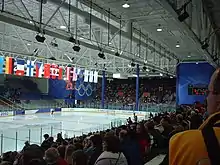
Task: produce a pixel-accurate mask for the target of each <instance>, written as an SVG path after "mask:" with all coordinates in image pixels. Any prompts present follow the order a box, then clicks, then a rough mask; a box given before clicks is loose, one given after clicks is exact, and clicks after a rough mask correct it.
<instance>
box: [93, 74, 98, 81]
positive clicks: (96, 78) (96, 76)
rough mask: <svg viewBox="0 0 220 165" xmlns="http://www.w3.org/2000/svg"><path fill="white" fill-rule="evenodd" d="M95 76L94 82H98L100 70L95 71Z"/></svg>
mask: <svg viewBox="0 0 220 165" xmlns="http://www.w3.org/2000/svg"><path fill="white" fill-rule="evenodd" d="M93 76H94V81H93V82H94V83H98V72H97V71H95V72H94V75H93Z"/></svg>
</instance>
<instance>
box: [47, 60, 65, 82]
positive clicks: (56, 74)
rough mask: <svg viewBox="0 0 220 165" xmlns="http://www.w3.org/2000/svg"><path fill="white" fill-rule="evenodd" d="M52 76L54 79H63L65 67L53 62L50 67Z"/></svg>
mask: <svg viewBox="0 0 220 165" xmlns="http://www.w3.org/2000/svg"><path fill="white" fill-rule="evenodd" d="M50 76H51V78H52V79H57V78H58V79H59V80H61V79H62V78H63V68H62V67H59V66H58V65H56V64H52V65H51V67H50Z"/></svg>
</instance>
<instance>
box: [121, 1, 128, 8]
mask: <svg viewBox="0 0 220 165" xmlns="http://www.w3.org/2000/svg"><path fill="white" fill-rule="evenodd" d="M122 7H123V8H125V9H127V8H129V7H130V5H129V3H128V1H125V3H124V4H123V5H122Z"/></svg>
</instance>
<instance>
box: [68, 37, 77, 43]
mask: <svg viewBox="0 0 220 165" xmlns="http://www.w3.org/2000/svg"><path fill="white" fill-rule="evenodd" d="M68 41H69V42H72V43H76V40H75V39H74V38H73V37H70V38H69V39H68Z"/></svg>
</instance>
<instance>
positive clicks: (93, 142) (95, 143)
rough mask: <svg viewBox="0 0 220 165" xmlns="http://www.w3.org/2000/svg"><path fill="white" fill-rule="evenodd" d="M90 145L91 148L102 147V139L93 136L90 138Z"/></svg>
mask: <svg viewBox="0 0 220 165" xmlns="http://www.w3.org/2000/svg"><path fill="white" fill-rule="evenodd" d="M90 141H91V145H92V146H93V147H101V146H102V137H101V136H100V135H93V136H91V137H90Z"/></svg>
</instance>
